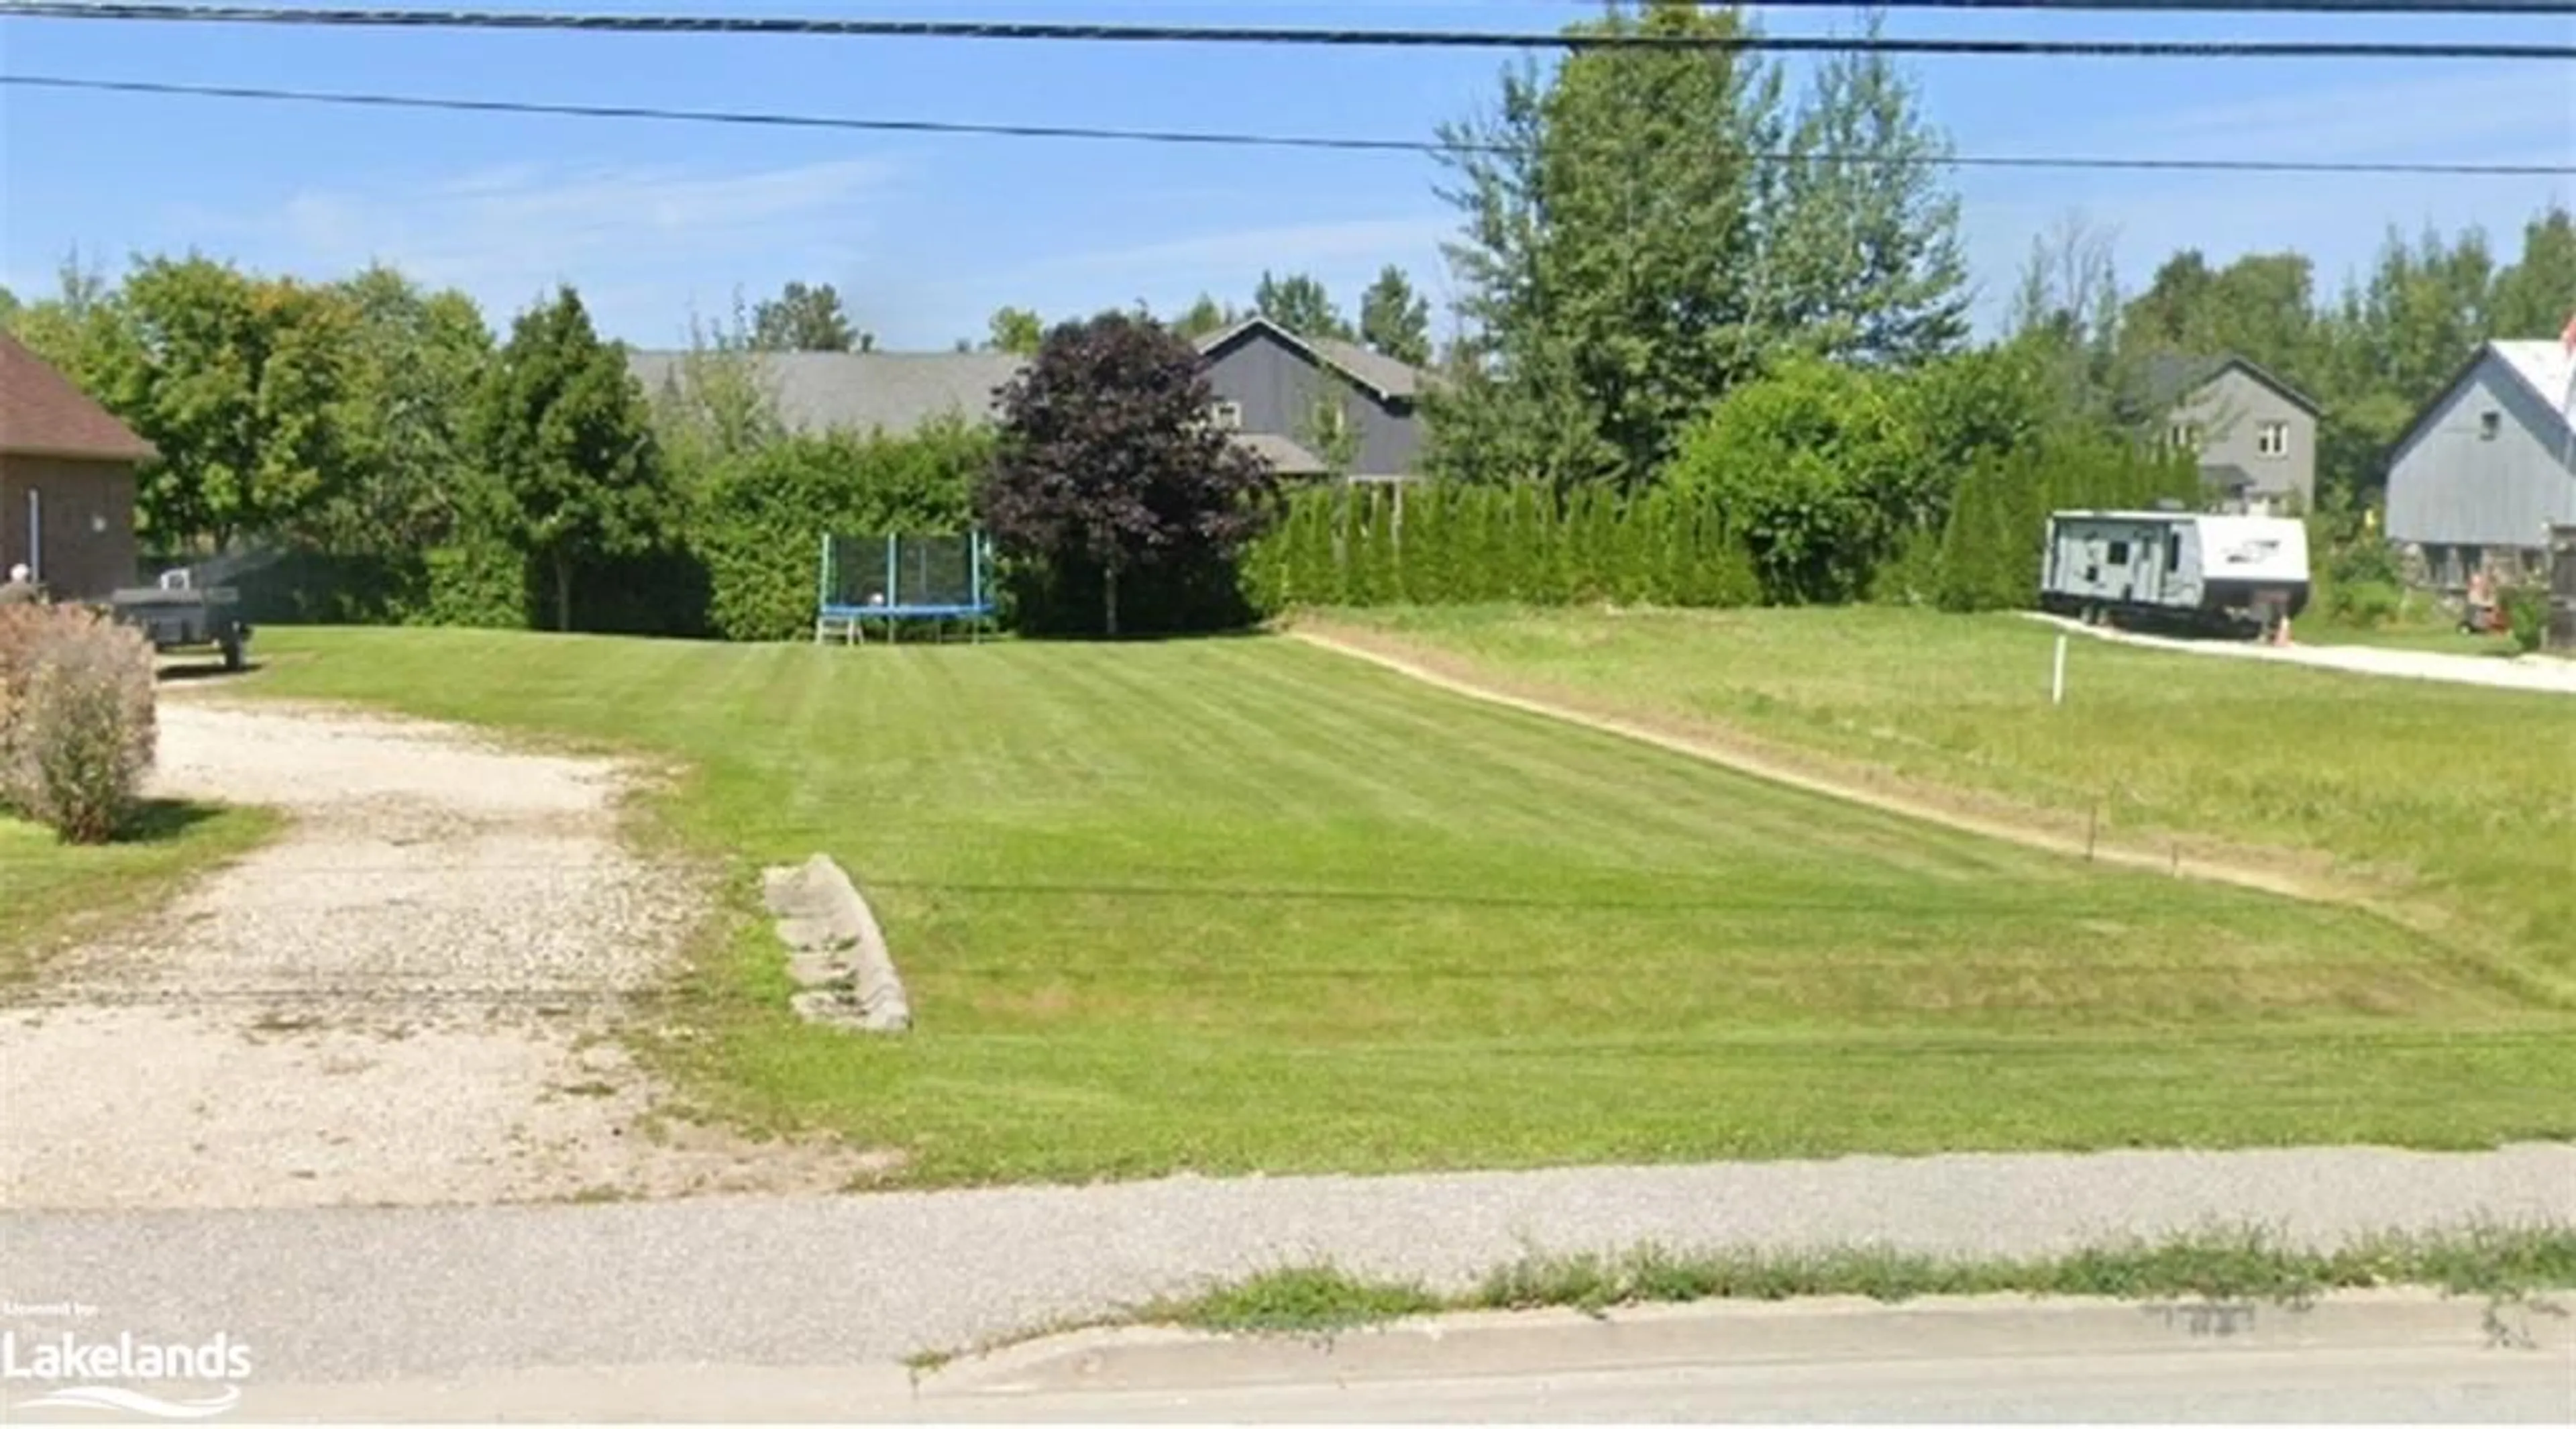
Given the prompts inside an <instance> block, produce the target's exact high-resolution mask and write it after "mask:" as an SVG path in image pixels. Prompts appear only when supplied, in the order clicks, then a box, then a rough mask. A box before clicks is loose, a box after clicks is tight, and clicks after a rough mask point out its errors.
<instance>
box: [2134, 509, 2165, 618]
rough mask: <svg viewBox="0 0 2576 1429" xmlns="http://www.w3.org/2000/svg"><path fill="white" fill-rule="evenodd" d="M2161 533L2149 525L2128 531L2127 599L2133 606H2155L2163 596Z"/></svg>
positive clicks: (2163, 539) (2162, 537) (2163, 547)
mask: <svg viewBox="0 0 2576 1429" xmlns="http://www.w3.org/2000/svg"><path fill="white" fill-rule="evenodd" d="M2164 572H2165V533H2164V531H2162V530H2160V529H2158V528H2156V527H2153V526H2141V527H2139V528H2137V530H2135V531H2134V532H2132V533H2130V540H2129V568H2128V572H2127V574H2128V578H2129V579H2128V585H2127V590H2128V599H2129V601H2130V602H2131V603H2132V604H2136V605H2156V604H2159V603H2160V602H2161V601H2162V599H2163V596H2164V589H2165V584H2164Z"/></svg>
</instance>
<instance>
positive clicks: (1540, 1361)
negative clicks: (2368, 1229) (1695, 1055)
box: [920, 1290, 2576, 1399]
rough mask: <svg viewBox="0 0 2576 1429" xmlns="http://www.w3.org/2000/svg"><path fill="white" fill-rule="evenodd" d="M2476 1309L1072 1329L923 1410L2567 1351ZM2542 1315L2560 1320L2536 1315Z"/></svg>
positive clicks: (2026, 1304) (1834, 1311) (1902, 1307)
mask: <svg viewBox="0 0 2576 1429" xmlns="http://www.w3.org/2000/svg"><path fill="white" fill-rule="evenodd" d="M2538 1300H2539V1303H2538V1304H2537V1305H2534V1304H2530V1303H2523V1304H2514V1303H2503V1304H2490V1302H2489V1301H2488V1300H2487V1299H2486V1298H2485V1297H2481V1296H2460V1297H2448V1296H2444V1295H2442V1294H2440V1293H2439V1292H2434V1291H2415V1290H2396V1291H2363V1292H2353V1293H2342V1294H2336V1295H2333V1296H2330V1297H2325V1298H2321V1299H2318V1300H2316V1301H2313V1302H2311V1303H2309V1304H2306V1305H2303V1306H2291V1305H2282V1304H2275V1303H2269V1302H2261V1301H2214V1300H2182V1299H2158V1300H2139V1301H2121V1300H2092V1299H2054V1298H2039V1297H2013V1296H2006V1297H1991V1298H1989V1297H1978V1298H1973V1299H1957V1298H1952V1299H1926V1300H1920V1301H1912V1302H1907V1303H1904V1304H1893V1305H1890V1304H1881V1303H1879V1302H1876V1301H1869V1300H1852V1299H1818V1300H1802V1301H1788V1302H1770V1303H1757V1302H1742V1301H1735V1302H1711V1303H1706V1304H1699V1305H1676V1306H1641V1307H1636V1308H1631V1309H1621V1310H1617V1311H1612V1312H1609V1313H1607V1314H1605V1315H1602V1316H1597V1317H1596V1316H1593V1315H1589V1314H1585V1313H1583V1312H1580V1311H1573V1310H1546V1311H1534V1312H1527V1313H1481V1314H1462V1315H1449V1316H1439V1317H1434V1318H1429V1319H1422V1320H1414V1321H1406V1322H1402V1323H1399V1324H1394V1325H1388V1326H1382V1327H1375V1328H1369V1329H1360V1330H1351V1331H1345V1332H1342V1333H1339V1334H1336V1335H1331V1336H1321V1335H1318V1336H1306V1337H1298V1336H1286V1335H1276V1336H1271V1335H1264V1336H1228V1335H1214V1334H1205V1333H1199V1332H1193V1331H1186V1330H1175V1329H1169V1328H1152V1327H1139V1328H1127V1329H1105V1330H1088V1331H1080V1332H1076V1333H1073V1334H1069V1335H1063V1336H1057V1337H1053V1338H1050V1339H1045V1340H1036V1341H1031V1342H1029V1343H1027V1344H1022V1345H1016V1346H1012V1347H1009V1348H1006V1349H1002V1350H997V1351H994V1352H993V1353H991V1354H989V1355H984V1356H980V1357H976V1358H972V1359H966V1360H960V1361H957V1362H956V1363H954V1364H951V1365H949V1366H947V1367H946V1368H944V1369H942V1370H940V1371H937V1372H935V1373H933V1374H929V1375H926V1376H924V1377H923V1380H922V1382H921V1385H920V1393H921V1395H922V1397H924V1398H925V1399H928V1398H937V1397H973V1396H981V1395H1033V1394H1065V1393H1102V1392H1112V1393H1114V1392H1119V1391H1135V1390H1172V1389H1178V1388H1184V1387H1186V1388H1189V1389H1195V1390H1213V1389H1230V1388H1248V1387H1256V1386H1264V1385H1284V1384H1310V1383H1314V1382H1316V1381H1319V1380H1321V1381H1327V1382H1338V1383H1345V1384H1347V1383H1351V1382H1354V1381H1373V1380H1374V1381H1392V1380H1407V1379H1433V1378H1437V1379H1460V1378H1475V1377H1479V1376H1485V1375H1498V1374H1511V1375H1532V1374H1567V1373H1583V1372H1588V1371H1601V1370H1613V1369H1641V1368H1652V1367H1658V1366H1671V1365H1688V1366H1694V1367H1710V1366H1725V1365H1757V1364H1765V1363H1782V1362H1807V1363H1814V1362H1818V1361H1834V1360H1871V1361H1887V1360H1908V1359H1944V1358H1961V1357H1977V1358H1992V1357H1996V1356H2012V1357H2022V1356H2032V1357H2044V1356H2061V1355H2104V1354H2153V1353H2165V1354H2171V1353H2176V1352H2187V1351H2193V1350H2199V1349H2208V1350H2211V1351H2213V1352H2214V1351H2216V1350H2218V1349H2221V1348H2225V1349H2239V1350H2275V1351H2277V1350H2300V1349H2304V1350H2316V1349H2332V1350H2370V1349H2381V1348H2387V1349H2396V1348H2406V1349H2422V1348H2426V1347H2453V1348H2463V1349H2477V1348H2483V1347H2493V1348H2496V1349H2498V1350H2499V1351H2506V1350H2513V1349H2523V1350H2540V1351H2546V1352H2552V1353H2557V1354H2562V1355H2564V1354H2570V1353H2576V1296H2570V1297H2552V1296H2541V1297H2538ZM2551 1307H2555V1308H2556V1309H2557V1311H2559V1313H2552V1309H2551Z"/></svg>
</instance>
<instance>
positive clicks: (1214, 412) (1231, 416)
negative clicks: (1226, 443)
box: [1208, 399, 1243, 432]
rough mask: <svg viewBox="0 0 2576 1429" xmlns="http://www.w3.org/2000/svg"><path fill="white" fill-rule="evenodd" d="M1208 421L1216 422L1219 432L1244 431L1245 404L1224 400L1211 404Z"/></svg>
mask: <svg viewBox="0 0 2576 1429" xmlns="http://www.w3.org/2000/svg"><path fill="white" fill-rule="evenodd" d="M1208 420H1209V421H1211V422H1214V423H1215V424H1216V427H1217V430H1218V431H1221V432H1239V431H1242V430H1243V404H1242V403H1241V402H1228V401H1224V400H1222V399H1220V400H1218V401H1216V402H1214V403H1211V404H1210V405H1209V407H1208Z"/></svg>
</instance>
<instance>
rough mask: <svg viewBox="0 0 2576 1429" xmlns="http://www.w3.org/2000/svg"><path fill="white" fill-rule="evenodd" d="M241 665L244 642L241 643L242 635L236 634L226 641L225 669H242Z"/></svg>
mask: <svg viewBox="0 0 2576 1429" xmlns="http://www.w3.org/2000/svg"><path fill="white" fill-rule="evenodd" d="M241 667H242V643H241V637H239V636H234V637H233V638H231V639H228V640H226V641H225V642H224V668H225V669H227V670H238V669H240V668H241Z"/></svg>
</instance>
